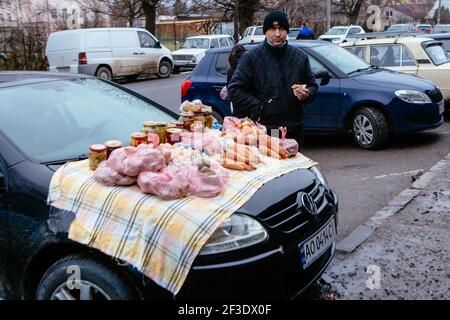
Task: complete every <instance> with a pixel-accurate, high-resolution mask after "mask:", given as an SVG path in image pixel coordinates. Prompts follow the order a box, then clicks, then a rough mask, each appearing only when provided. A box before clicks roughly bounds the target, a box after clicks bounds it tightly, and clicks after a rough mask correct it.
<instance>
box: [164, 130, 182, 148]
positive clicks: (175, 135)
mask: <svg viewBox="0 0 450 320" xmlns="http://www.w3.org/2000/svg"><path fill="white" fill-rule="evenodd" d="M181 132H182V130H181V129H178V128H170V129H167V143H170V144H175V143H178V142H181Z"/></svg>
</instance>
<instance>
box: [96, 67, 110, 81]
mask: <svg viewBox="0 0 450 320" xmlns="http://www.w3.org/2000/svg"><path fill="white" fill-rule="evenodd" d="M95 76H96V77H97V78H100V79H102V80H107V81H111V79H112V73H111V70H109V69H108V68H107V67H100V68H98V69H97V72H96V73H95Z"/></svg>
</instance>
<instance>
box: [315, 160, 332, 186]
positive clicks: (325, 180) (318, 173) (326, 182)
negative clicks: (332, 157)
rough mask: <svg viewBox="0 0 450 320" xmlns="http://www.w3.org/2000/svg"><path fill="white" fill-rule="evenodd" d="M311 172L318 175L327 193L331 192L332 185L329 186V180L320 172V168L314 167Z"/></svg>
mask: <svg viewBox="0 0 450 320" xmlns="http://www.w3.org/2000/svg"><path fill="white" fill-rule="evenodd" d="M311 171H312V172H313V173H314V174H315V175H316V177H317V179H318V180H319V182H320V183H321V184H322V185H323V186H324V187H325V189H327V191H330V190H331V188H330V185H329V184H328V181H327V179H325V177H324V176H323V174H322V172H320V170H319V168H317V167H316V166H314V167H312V168H311Z"/></svg>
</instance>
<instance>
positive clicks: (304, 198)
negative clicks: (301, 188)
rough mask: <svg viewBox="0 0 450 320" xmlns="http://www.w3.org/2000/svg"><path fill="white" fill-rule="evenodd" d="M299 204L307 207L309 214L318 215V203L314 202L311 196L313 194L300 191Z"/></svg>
mask: <svg viewBox="0 0 450 320" xmlns="http://www.w3.org/2000/svg"><path fill="white" fill-rule="evenodd" d="M297 204H298V206H299V208H300V207H303V208H305V210H306V212H308V213H309V214H311V215H313V216H317V215H318V212H317V206H316V203H315V202H314V199H313V198H311V196H310V195H309V194H307V193H304V192H299V194H298V195H297Z"/></svg>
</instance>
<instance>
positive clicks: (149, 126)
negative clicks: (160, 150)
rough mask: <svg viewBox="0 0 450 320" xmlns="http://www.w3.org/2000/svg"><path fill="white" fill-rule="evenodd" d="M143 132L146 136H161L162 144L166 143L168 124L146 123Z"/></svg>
mask: <svg viewBox="0 0 450 320" xmlns="http://www.w3.org/2000/svg"><path fill="white" fill-rule="evenodd" d="M142 132H144V133H145V134H149V133H154V134H157V135H158V136H159V142H160V143H166V124H165V123H161V122H156V121H145V122H144V128H143V129H142Z"/></svg>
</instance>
